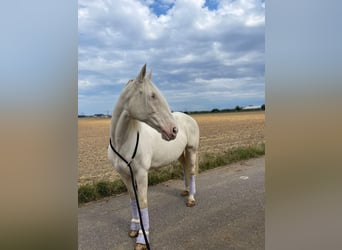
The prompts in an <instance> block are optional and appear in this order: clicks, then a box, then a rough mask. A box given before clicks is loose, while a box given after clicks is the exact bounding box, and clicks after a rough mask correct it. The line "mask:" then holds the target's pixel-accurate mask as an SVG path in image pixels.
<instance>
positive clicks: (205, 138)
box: [78, 111, 265, 186]
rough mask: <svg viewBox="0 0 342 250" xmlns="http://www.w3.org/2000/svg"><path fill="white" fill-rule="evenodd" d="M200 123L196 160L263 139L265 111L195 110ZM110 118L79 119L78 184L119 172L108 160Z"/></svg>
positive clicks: (109, 176)
mask: <svg viewBox="0 0 342 250" xmlns="http://www.w3.org/2000/svg"><path fill="white" fill-rule="evenodd" d="M192 117H193V118H194V119H195V120H196V121H197V122H198V125H199V127H200V150H199V151H200V152H199V160H201V157H203V156H204V155H205V154H206V153H214V154H215V153H220V152H223V151H226V150H229V149H231V148H236V147H240V146H248V145H257V144H261V143H265V134H264V128H265V112H263V111H255V112H238V113H209V114H194V115H192ZM109 125H110V118H79V119H78V185H79V186H80V185H84V184H87V183H93V182H97V181H100V180H107V181H113V180H116V179H118V178H119V177H118V174H117V172H116V171H115V170H114V168H113V167H112V166H111V164H110V163H109V162H108V160H107V147H108V143H109Z"/></svg>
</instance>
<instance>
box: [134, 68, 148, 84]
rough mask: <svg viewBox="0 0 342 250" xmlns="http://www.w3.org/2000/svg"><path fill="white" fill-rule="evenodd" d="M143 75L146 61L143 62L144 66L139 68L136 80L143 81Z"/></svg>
mask: <svg viewBox="0 0 342 250" xmlns="http://www.w3.org/2000/svg"><path fill="white" fill-rule="evenodd" d="M145 75H146V63H145V64H144V66H143V67H142V68H141V70H140V73H139V75H138V76H137V78H136V79H137V81H138V82H143V80H144V77H145Z"/></svg>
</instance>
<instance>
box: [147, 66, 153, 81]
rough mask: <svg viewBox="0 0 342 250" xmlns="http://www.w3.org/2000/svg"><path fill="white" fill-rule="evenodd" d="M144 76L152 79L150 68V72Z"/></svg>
mask: <svg viewBox="0 0 342 250" xmlns="http://www.w3.org/2000/svg"><path fill="white" fill-rule="evenodd" d="M146 78H147V79H148V80H151V79H152V69H151V70H150V72H149V73H148V74H147V76H146Z"/></svg>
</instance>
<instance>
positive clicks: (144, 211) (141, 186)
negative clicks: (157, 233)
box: [135, 169, 150, 250]
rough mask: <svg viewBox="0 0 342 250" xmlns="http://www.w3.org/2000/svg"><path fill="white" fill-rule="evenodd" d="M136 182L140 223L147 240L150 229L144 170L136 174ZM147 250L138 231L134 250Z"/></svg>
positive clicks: (146, 181)
mask: <svg viewBox="0 0 342 250" xmlns="http://www.w3.org/2000/svg"><path fill="white" fill-rule="evenodd" d="M135 179H136V182H137V186H138V198H139V204H140V211H141V217H142V223H143V226H144V229H145V233H146V236H147V240H148V241H149V239H148V235H149V229H150V222H149V215H148V207H147V187H148V173H147V171H145V170H144V169H140V171H138V172H137V174H136V177H135ZM144 249H147V246H146V241H145V238H144V235H143V232H142V230H141V229H140V230H139V232H138V236H137V240H136V245H135V250H144Z"/></svg>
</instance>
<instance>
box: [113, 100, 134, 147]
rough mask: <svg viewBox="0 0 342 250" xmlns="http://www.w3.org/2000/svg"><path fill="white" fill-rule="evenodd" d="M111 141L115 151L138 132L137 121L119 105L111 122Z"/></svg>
mask: <svg viewBox="0 0 342 250" xmlns="http://www.w3.org/2000/svg"><path fill="white" fill-rule="evenodd" d="M110 129H111V132H110V134H111V139H112V141H113V142H114V146H115V147H116V148H117V150H119V149H120V147H121V146H122V145H123V144H124V143H125V142H127V141H129V140H128V139H129V137H130V136H132V135H134V136H136V132H137V131H138V121H137V120H135V119H132V117H131V116H130V115H129V113H128V112H127V111H126V110H125V109H124V107H123V105H121V104H120V103H119V104H117V105H116V107H115V109H114V112H113V115H112V120H111V127H110Z"/></svg>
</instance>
